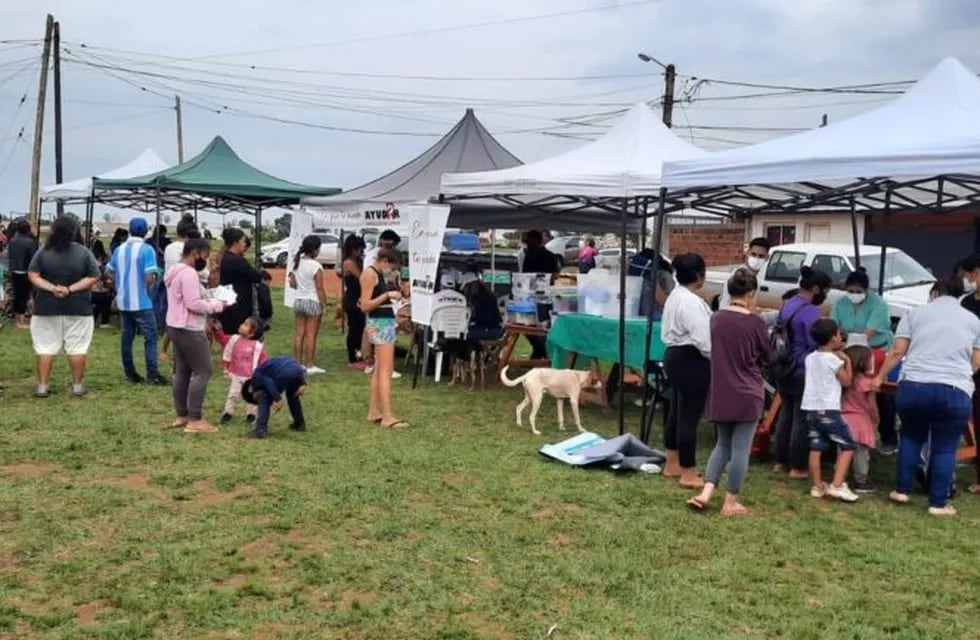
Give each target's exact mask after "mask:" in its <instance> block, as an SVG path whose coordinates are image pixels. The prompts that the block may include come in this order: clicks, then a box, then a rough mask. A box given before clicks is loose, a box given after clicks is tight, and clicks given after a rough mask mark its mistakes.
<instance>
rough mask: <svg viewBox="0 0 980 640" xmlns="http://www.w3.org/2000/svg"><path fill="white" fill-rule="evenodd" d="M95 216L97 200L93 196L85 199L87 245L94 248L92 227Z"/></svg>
mask: <svg viewBox="0 0 980 640" xmlns="http://www.w3.org/2000/svg"><path fill="white" fill-rule="evenodd" d="M94 217H95V202H94V201H93V200H92V198H89V199H88V200H86V201H85V246H87V247H88V248H89V249H91V248H92V242H93V237H92V235H93V234H92V228H93V226H94V224H93V222H92V218H94Z"/></svg>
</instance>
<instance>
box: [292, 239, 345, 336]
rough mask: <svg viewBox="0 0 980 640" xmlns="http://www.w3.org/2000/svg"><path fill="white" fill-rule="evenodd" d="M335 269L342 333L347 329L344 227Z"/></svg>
mask: <svg viewBox="0 0 980 640" xmlns="http://www.w3.org/2000/svg"><path fill="white" fill-rule="evenodd" d="M287 259H288V258H287ZM336 269H337V271H339V272H340V300H338V301H337V302H338V304H339V305H340V332H341V333H344V332H346V331H347V314H346V313H344V308H343V307H344V303H343V300H344V293H345V290H346V289H347V287H346V284H347V282H346V278H344V229H341V230H340V264H338V265H337V267H336Z"/></svg>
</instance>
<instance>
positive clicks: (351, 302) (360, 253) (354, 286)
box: [341, 235, 367, 369]
mask: <svg viewBox="0 0 980 640" xmlns="http://www.w3.org/2000/svg"><path fill="white" fill-rule="evenodd" d="M364 248H365V245H364V239H363V238H361V237H360V236H356V235H349V236H347V238H345V239H344V254H343V263H342V264H341V269H342V270H343V275H344V313H345V314H347V366H349V367H351V368H352V369H364V368H365V367H366V366H367V364H366V363H365V362H364V360H363V359H362V358H361V353H360V352H361V342H362V341H363V340H364V326H365V323H366V322H367V317H366V316H365V315H364V312H363V311H361V308H360V307H358V306H357V302H358V300H360V299H361V271H363V269H364V264H363V260H364Z"/></svg>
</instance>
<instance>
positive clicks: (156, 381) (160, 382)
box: [147, 373, 170, 387]
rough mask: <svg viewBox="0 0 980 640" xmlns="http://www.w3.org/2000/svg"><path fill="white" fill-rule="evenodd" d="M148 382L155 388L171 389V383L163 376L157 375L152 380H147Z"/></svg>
mask: <svg viewBox="0 0 980 640" xmlns="http://www.w3.org/2000/svg"><path fill="white" fill-rule="evenodd" d="M147 382H148V383H149V384H152V385H153V386H155V387H169V386H170V381H169V380H167V379H166V378H164V377H163V376H161V375H160V374H159V373H158V374H157V375H155V376H153V377H152V378H149V379H148V380H147Z"/></svg>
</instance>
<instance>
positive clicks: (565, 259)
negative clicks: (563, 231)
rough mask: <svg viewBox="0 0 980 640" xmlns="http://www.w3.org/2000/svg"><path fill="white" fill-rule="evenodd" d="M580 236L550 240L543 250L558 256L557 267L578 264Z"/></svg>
mask: <svg viewBox="0 0 980 640" xmlns="http://www.w3.org/2000/svg"><path fill="white" fill-rule="evenodd" d="M581 242H582V236H559V237H557V238H552V239H551V240H550V241H549V242H548V244H546V245H544V248H545V249H547V250H548V251H550V252H551V253H553V254H555V255H556V256H558V266H559V267H563V266H565V265H566V264H570V265H571V264H578V250H579V248H580V245H581Z"/></svg>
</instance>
